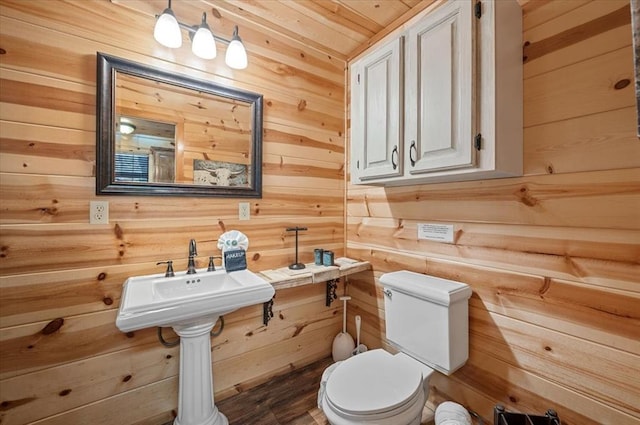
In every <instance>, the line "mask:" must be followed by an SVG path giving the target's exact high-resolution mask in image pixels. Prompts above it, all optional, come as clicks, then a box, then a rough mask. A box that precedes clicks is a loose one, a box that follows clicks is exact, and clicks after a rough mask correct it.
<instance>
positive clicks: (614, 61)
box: [347, 0, 640, 425]
mask: <svg viewBox="0 0 640 425" xmlns="http://www.w3.org/2000/svg"><path fill="white" fill-rule="evenodd" d="M522 3H524V5H523V19H524V41H525V45H526V47H525V48H524V57H525V62H524V113H525V116H524V126H525V128H524V143H525V145H524V152H525V154H524V169H525V175H524V176H523V177H521V178H510V179H503V180H490V181H489V180H486V181H476V182H463V183H445V184H434V185H424V186H410V187H401V188H389V189H384V188H374V187H366V186H349V187H348V188H347V216H348V217H347V226H348V232H347V253H348V255H349V256H351V257H354V258H360V259H363V260H368V261H370V262H371V263H372V264H373V269H374V272H373V273H361V274H359V275H357V277H355V278H351V279H350V283H349V285H348V291H349V294H350V295H351V296H352V297H353V301H352V304H351V305H352V306H353V308H351V309H350V316H351V317H352V316H353V315H354V314H361V315H362V317H363V325H362V327H363V333H364V337H363V339H364V343H365V344H367V345H369V346H374V347H375V346H386V345H387V342H386V341H385V339H384V322H383V318H384V302H383V299H382V296H381V287H380V285H379V282H378V278H379V276H380V275H381V274H382V273H384V272H388V271H392V270H397V269H410V270H414V271H417V272H422V273H427V274H433V275H436V276H441V277H445V278H450V279H454V280H460V281H463V282H466V283H468V284H470V285H471V287H472V288H473V296H472V298H471V300H470V319H469V320H470V357H469V360H468V362H467V364H466V365H465V366H464V367H463V368H462V369H461V370H459V371H458V372H456V373H455V374H453V375H452V376H450V377H445V376H444V375H441V374H436V375H435V376H434V377H433V378H432V380H431V400H432V401H433V402H437V401H440V400H443V399H450V400H455V401H457V402H459V403H462V404H464V405H466V406H468V407H469V408H471V409H473V410H474V411H476V412H477V413H479V414H480V415H481V416H482V417H484V418H485V419H487V422H485V423H492V409H493V406H494V405H495V404H496V403H501V404H503V405H505V406H506V407H507V408H508V409H510V410H514V411H521V412H522V411H524V412H532V413H537V414H542V413H543V412H545V411H546V410H547V409H548V408H554V409H556V410H557V411H558V412H559V415H560V418H561V419H562V423H563V424H567V425H578V424H580V425H589V424H594V425H595V424H612V425H613V424H615V425H621V424H638V423H640V308H639V307H640V141H639V139H638V138H637V137H636V127H635V125H636V106H635V97H634V90H633V85H634V84H633V78H634V70H633V50H632V45H631V43H632V37H631V25H630V14H629V2H628V0H604V1H600V0H597V1H582V0H575V1H574V0H572V1H549V2H547V1H535V0H534V1H531V2H522ZM431 222H433V223H449V224H453V225H454V226H455V227H454V229H455V241H454V243H453V244H442V243H436V242H428V241H424V240H420V241H419V240H417V231H416V225H417V223H431ZM350 322H353V320H350Z"/></svg>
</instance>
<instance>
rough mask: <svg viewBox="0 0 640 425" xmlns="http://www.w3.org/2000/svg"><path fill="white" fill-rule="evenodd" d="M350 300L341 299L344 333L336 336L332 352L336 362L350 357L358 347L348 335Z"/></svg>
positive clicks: (348, 298) (346, 298) (347, 298)
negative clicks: (348, 302) (348, 307)
mask: <svg viewBox="0 0 640 425" xmlns="http://www.w3.org/2000/svg"><path fill="white" fill-rule="evenodd" d="M350 299H351V297H340V300H341V301H342V302H343V307H342V332H340V333H339V334H338V335H336V337H335V338H334V339H333V348H332V350H331V354H332V355H333V361H334V362H337V361H340V360H344V359H346V358H348V357H350V356H351V352H352V351H353V349H354V348H355V346H356V344H355V343H354V342H353V338H352V337H351V335H349V334H348V333H347V301H348V300H350Z"/></svg>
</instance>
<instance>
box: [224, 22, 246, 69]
mask: <svg viewBox="0 0 640 425" xmlns="http://www.w3.org/2000/svg"><path fill="white" fill-rule="evenodd" d="M224 61H225V63H226V64H227V65H228V66H229V67H230V68H233V69H245V68H246V67H247V51H246V50H245V49H244V44H242V41H241V40H240V37H238V27H236V29H235V30H234V32H233V39H231V43H229V47H227V54H226V56H225V58H224Z"/></svg>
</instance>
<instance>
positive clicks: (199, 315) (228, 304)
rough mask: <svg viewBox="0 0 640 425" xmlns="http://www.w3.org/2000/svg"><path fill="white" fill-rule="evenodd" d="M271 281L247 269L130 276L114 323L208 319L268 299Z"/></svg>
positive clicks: (128, 326) (138, 325)
mask: <svg viewBox="0 0 640 425" xmlns="http://www.w3.org/2000/svg"><path fill="white" fill-rule="evenodd" d="M274 293H275V291H274V289H273V287H272V286H271V284H269V283H268V282H267V281H266V280H264V279H262V278H261V277H259V276H257V275H256V274H255V273H253V272H251V271H249V270H238V271H233V272H229V273H227V271H226V270H224V269H219V270H216V271H214V272H207V271H206V269H201V270H198V272H197V273H196V274H190V275H188V274H186V272H180V273H176V276H174V277H164V274H154V275H148V276H137V277H130V278H129V279H127V280H126V282H125V283H124V289H123V292H122V300H121V302H120V310H119V312H118V317H117V319H116V326H117V327H118V329H120V330H121V331H123V332H129V331H135V330H138V329H143V328H148V327H155V326H161V327H165V326H188V325H195V324H198V323H204V322H209V321H210V320H211V319H214V321H215V319H217V317H218V316H221V315H223V314H227V313H230V312H232V311H234V310H236V309H238V308H241V307H245V306H249V305H253V304H260V303H263V302H266V301H269V300H270V299H271V298H272V297H273V295H274Z"/></svg>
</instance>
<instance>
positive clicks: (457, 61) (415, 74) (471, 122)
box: [405, 1, 475, 174]
mask: <svg viewBox="0 0 640 425" xmlns="http://www.w3.org/2000/svg"><path fill="white" fill-rule="evenodd" d="M473 6H474V3H473V2H471V1H452V2H448V3H447V4H444V5H443V6H441V7H439V8H438V9H436V10H435V11H434V12H433V13H431V14H429V15H427V16H425V18H424V19H422V20H421V21H419V22H418V23H416V25H414V26H412V27H411V28H410V29H409V32H408V40H407V56H408V58H407V66H408V69H407V81H406V84H407V90H406V106H405V110H406V128H405V143H406V144H405V149H407V150H408V152H407V153H406V155H405V167H406V170H407V171H408V172H409V173H411V174H420V173H428V172H430V171H437V170H444V169H453V168H463V167H470V166H473V165H474V164H475V149H474V142H473V141H474V136H475V134H474V130H475V118H474V110H475V108H474V100H475V84H474V80H475V78H474V73H475V42H474V32H475V29H474V26H475V17H474V15H473V13H472V12H473Z"/></svg>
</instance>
